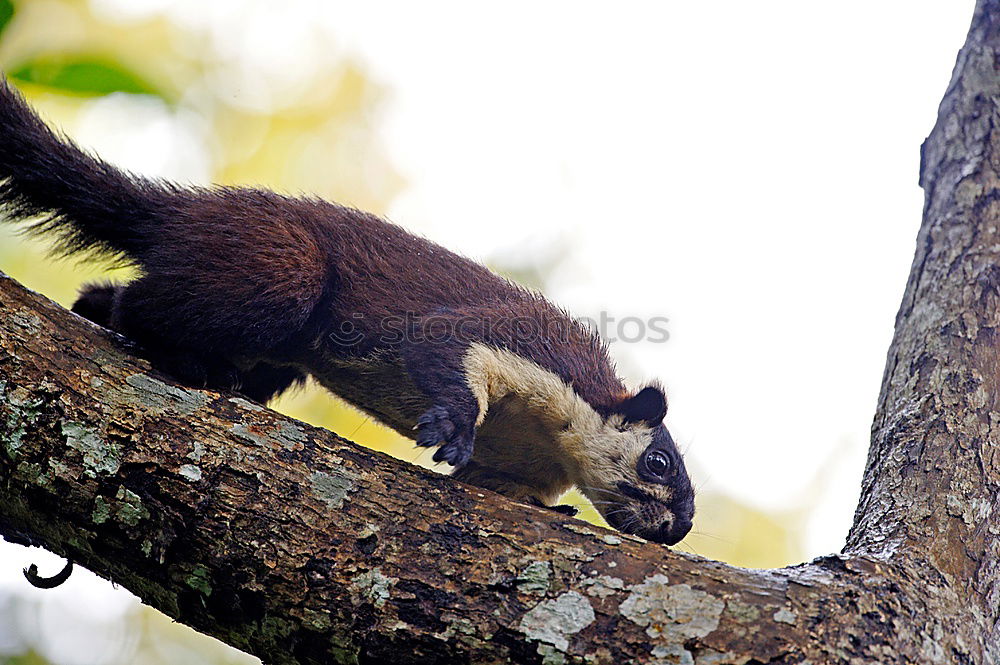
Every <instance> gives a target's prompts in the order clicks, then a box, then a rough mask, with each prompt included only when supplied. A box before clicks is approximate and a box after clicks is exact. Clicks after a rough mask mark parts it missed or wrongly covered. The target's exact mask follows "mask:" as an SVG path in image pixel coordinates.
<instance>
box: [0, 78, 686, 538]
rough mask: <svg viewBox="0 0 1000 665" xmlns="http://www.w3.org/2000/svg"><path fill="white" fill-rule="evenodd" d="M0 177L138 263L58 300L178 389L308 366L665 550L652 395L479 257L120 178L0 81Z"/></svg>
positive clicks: (350, 218) (327, 208)
mask: <svg viewBox="0 0 1000 665" xmlns="http://www.w3.org/2000/svg"><path fill="white" fill-rule="evenodd" d="M0 179H2V180H0V210H2V211H3V213H4V215H3V217H2V219H0V221H2V222H8V223H20V224H23V227H22V228H23V230H24V231H26V232H28V233H31V234H39V235H44V236H48V237H49V238H51V239H52V241H53V243H54V245H53V251H54V252H55V253H56V254H59V255H79V256H82V257H83V258H85V259H87V258H91V259H94V258H96V259H106V260H107V259H110V260H113V261H116V262H120V263H123V264H128V265H133V266H136V267H137V268H138V269H139V276H138V277H137V278H136V279H134V280H133V281H130V282H128V283H124V284H122V283H99V284H89V285H85V286H84V287H83V288H82V290H81V292H80V296H79V298H78V300H77V301H76V303H75V304H74V305H73V308H72V310H73V311H74V312H76V313H77V314H80V315H82V316H84V317H86V318H88V319H90V320H91V321H93V322H94V323H97V324H99V325H101V326H104V327H106V328H110V329H112V330H114V331H116V332H118V333H121V334H122V335H124V336H125V337H127V338H130V339H131V340H133V341H135V342H136V343H138V345H139V346H140V348H141V349H142V353H143V354H144V355H145V357H147V358H148V359H149V361H150V362H151V363H152V364H153V365H154V367H156V368H158V369H160V370H161V371H163V372H165V373H166V374H168V375H170V376H172V377H173V378H175V379H176V380H178V381H179V382H181V383H183V384H185V385H190V386H194V387H205V388H212V389H218V390H231V391H236V392H238V393H241V394H243V395H245V396H246V397H248V398H250V399H253V400H256V401H259V402H262V403H266V402H267V401H268V400H270V399H272V398H274V397H276V396H277V395H279V394H280V393H282V392H283V391H285V390H286V389H288V388H289V387H291V386H293V385H296V384H301V383H302V382H304V381H305V380H306V378H307V377H309V376H312V377H313V378H314V379H315V380H316V381H318V382H319V384H321V385H322V386H324V387H325V388H326V389H328V390H329V391H330V392H332V393H334V394H336V395H338V396H339V397H341V398H343V399H344V400H346V401H347V402H349V403H350V404H352V405H353V406H355V407H356V408H358V409H360V410H361V411H363V412H365V413H367V414H370V415H371V416H372V417H374V418H375V419H377V420H378V421H380V422H382V423H383V424H385V425H387V426H389V427H391V428H392V429H394V430H396V431H398V432H400V433H401V434H403V435H404V436H408V437H411V438H413V439H415V441H416V444H417V445H418V446H425V447H437V450H436V451H435V454H434V460H435V461H437V462H441V461H444V462H447V463H448V464H450V465H452V466H453V467H454V469H453V476H454V477H455V478H457V479H458V480H460V481H463V482H467V483H471V484H473V485H477V486H479V487H483V488H486V489H489V490H493V491H496V492H499V493H501V494H504V495H506V496H508V497H510V498H513V499H515V500H519V501H526V502H530V503H534V504H536V505H542V506H548V507H552V508H554V509H556V510H559V511H560V512H565V513H567V514H574V513H575V511H574V509H572V508H571V507H569V506H553V505H552V504H554V503H555V502H556V501H557V499H558V498H559V496H560V495H562V494H563V493H564V492H565V491H566V490H568V489H570V488H571V487H573V486H574V485H575V486H576V487H578V488H579V489H580V490H581V491H582V492H583V494H584V495H585V496H586V497H587V498H588V499H589V500H590V501H591V502H592V503H593V504H594V505H595V506H596V507H597V509H598V511H599V512H600V513H601V514H602V515H603V516H604V518H605V519H606V520H607V521H608V523H610V524H611V525H612V526H613V527H615V528H616V529H618V530H620V531H622V532H625V533H630V534H635V535H638V536H640V537H642V538H645V539H647V540H651V541H655V542H660V543H666V544H668V545H672V544H675V543H677V542H678V541H680V540H681V539H682V538H683V537H684V536H685V535H686V534H687V533H688V531H689V530H690V529H691V520H692V517H693V514H694V492H693V490H692V487H691V481H690V478H689V476H688V473H687V471H686V469H685V466H684V461H683V459H682V456H681V454H680V452H679V451H678V449H677V446H676V445H675V443H674V441H673V439H672V438H671V436H670V434H669V432H668V431H667V429H666V427H665V426H664V424H663V420H664V417H665V415H666V412H667V400H666V397H665V395H664V392H663V389H662V388H661V387H660V386H659V385H657V384H653V385H649V386H646V387H644V388H642V389H641V390H639V391H637V392H634V393H632V392H629V391H628V390H627V389H626V387H625V385H624V384H623V382H622V380H621V379H620V378H619V377H618V376H617V374H616V373H615V368H614V365H613V363H612V362H611V359H610V357H609V354H608V349H607V346H606V345H605V344H604V343H603V342H602V341H601V339H600V338H599V337H598V335H597V334H596V332H594V331H593V330H591V329H590V328H589V327H587V326H585V325H583V324H582V323H580V322H578V321H576V320H574V319H573V318H572V317H571V316H570V315H569V314H568V313H567V312H565V311H564V310H562V309H560V308H559V307H557V306H556V305H554V304H552V303H551V302H549V301H548V300H546V299H545V298H544V297H542V296H541V295H539V294H538V293H536V292H533V291H531V290H528V289H526V288H524V287H521V286H519V285H517V284H514V283H513V282H510V281H508V280H506V279H504V278H502V277H500V276H498V275H496V274H495V273H493V272H491V271H490V270H488V269H487V268H486V267H484V266H483V265H481V264H479V263H476V262H475V261H472V260H470V259H467V258H465V257H462V256H459V255H458V254H455V253H453V252H450V251H448V250H447V249H445V248H443V247H441V246H439V245H436V244H434V243H432V242H430V241H429V240H426V239H424V238H421V237H419V236H416V235H413V234H411V233H409V232H407V231H405V230H404V229H403V228H401V227H399V226H396V225H394V224H392V223H389V222H387V221H384V220H382V219H380V218H378V217H376V216H375V215H372V214H369V213H366V212H362V211H359V210H355V209H352V208H349V207H345V206H342V205H337V204H335V203H331V202H327V201H324V200H321V199H318V198H306V197H298V198H296V197H289V196H284V195H280V194H277V193H275V192H272V191H269V190H264V189H255V188H245V187H223V186H214V187H188V186H180V185H177V184H174V183H170V182H164V181H160V180H154V179H149V178H145V177H140V176H137V175H133V174H129V173H126V172H124V171H122V170H120V169H118V168H116V167H114V166H112V165H111V164H108V163H107V162H105V161H102V160H101V159H100V158H98V157H96V156H93V155H91V154H89V153H87V152H85V151H83V150H81V149H80V148H78V147H77V146H76V145H75V144H74V143H73V142H72V141H70V140H69V139H67V138H65V137H63V136H61V135H59V134H57V133H56V132H54V131H53V130H52V129H50V128H49V127H48V126H47V125H46V124H45V123H44V122H43V121H42V120H41V119H40V118H39V116H38V115H37V114H36V113H35V112H34V111H33V110H32V109H31V107H30V106H29V105H28V104H27V102H26V101H25V100H24V98H23V97H22V96H21V95H20V93H19V92H17V91H16V90H15V89H14V88H13V87H12V86H11V85H10V84H9V83H7V82H6V81H5V80H3V79H2V77H0Z"/></svg>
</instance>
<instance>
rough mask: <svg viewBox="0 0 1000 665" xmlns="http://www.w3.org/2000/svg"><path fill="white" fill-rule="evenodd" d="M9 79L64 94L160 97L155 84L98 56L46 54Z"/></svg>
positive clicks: (11, 72) (14, 70) (10, 74)
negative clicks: (115, 94)
mask: <svg viewBox="0 0 1000 665" xmlns="http://www.w3.org/2000/svg"><path fill="white" fill-rule="evenodd" d="M7 77H8V78H9V79H11V80H13V81H17V82H19V83H37V84H40V85H44V86H46V87H48V88H52V89H55V90H59V91H61V92H75V93H82V94H89V95H107V94H110V93H112V92H125V93H131V94H136V95H155V94H158V93H157V92H156V90H155V89H154V88H153V86H152V85H150V84H149V83H147V82H145V81H143V80H142V78H141V77H140V76H139V75H137V74H135V73H133V72H130V71H128V70H127V69H125V68H124V67H123V66H121V65H119V64H117V63H114V62H104V61H101V60H100V59H99V58H98V57H96V56H88V55H73V56H67V55H64V54H53V55H44V56H39V57H37V58H33V59H32V60H29V61H28V62H25V63H22V64H19V65H16V66H14V67H11V68H10V69H9V70H8V71H7Z"/></svg>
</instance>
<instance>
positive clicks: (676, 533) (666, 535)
mask: <svg viewBox="0 0 1000 665" xmlns="http://www.w3.org/2000/svg"><path fill="white" fill-rule="evenodd" d="M690 530H691V519H690V518H689V517H680V516H678V517H674V518H673V519H669V520H664V521H663V524H661V525H660V529H659V534H657V535H658V536H659V537H658V538H657V541H658V542H661V543H665V544H667V545H676V544H677V543H679V542H681V540H682V539H683V538H684V536H686V535H688V531H690Z"/></svg>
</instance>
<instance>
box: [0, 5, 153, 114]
mask: <svg viewBox="0 0 1000 665" xmlns="http://www.w3.org/2000/svg"><path fill="white" fill-rule="evenodd" d="M2 1H3V0H0V2H2ZM7 75H8V76H9V77H10V78H12V79H14V80H16V81H22V82H25V83H35V84H38V85H44V86H47V87H50V88H56V89H58V90H63V91H65V92H73V93H77V94H84V95H106V94H108V93H112V92H130V93H133V94H138V95H156V96H157V97H163V95H161V94H160V93H159V92H158V91H157V90H156V89H155V88H154V87H153V86H152V85H150V84H149V83H147V82H146V81H145V80H143V79H142V77H140V76H139V75H138V74H135V73H134V72H131V71H129V70H128V69H126V68H125V67H122V66H120V65H117V64H115V63H112V62H109V61H106V60H102V59H100V58H97V57H92V56H61V55H43V56H40V57H38V58H35V59H33V60H29V61H28V62H25V63H23V64H21V65H19V66H17V67H14V68H12V69H11V70H10V71H9V72H8V74H7Z"/></svg>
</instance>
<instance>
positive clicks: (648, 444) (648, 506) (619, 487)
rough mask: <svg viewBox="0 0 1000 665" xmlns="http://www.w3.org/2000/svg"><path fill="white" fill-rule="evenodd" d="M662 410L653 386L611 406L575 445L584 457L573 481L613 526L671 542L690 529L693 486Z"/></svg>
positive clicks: (664, 404) (661, 398) (663, 403)
mask: <svg viewBox="0 0 1000 665" xmlns="http://www.w3.org/2000/svg"><path fill="white" fill-rule="evenodd" d="M666 413H667V400H666V397H665V396H664V394H663V390H662V389H661V388H659V387H658V386H648V387H646V388H643V389H642V390H640V391H639V392H638V393H636V394H635V395H632V396H629V397H626V398H625V399H623V400H622V401H621V402H620V403H618V404H616V405H614V406H613V407H612V408H611V410H610V412H609V413H608V415H607V416H606V417H605V418H604V419H603V422H602V424H601V427H600V431H598V432H592V433H591V434H590V435H589V436H588V437H587V438H588V439H590V440H589V441H588V442H587V444H588V445H586V446H583V447H582V448H581V450H585V451H588V457H589V459H588V460H587V463H586V464H582V465H580V475H581V477H580V478H579V479H578V483H577V484H578V486H579V488H580V490H581V491H582V492H583V493H584V494H585V495H586V496H587V498H588V499H590V500H591V502H593V504H594V505H595V506H596V507H597V509H598V510H599V511H600V513H601V515H603V516H604V519H606V520H607V521H608V523H609V524H611V526H613V527H614V528H616V529H618V530H619V531H623V532H625V533H631V534H635V535H637V536H640V537H642V538H645V539H646V540H651V541H654V542H657V543H666V544H667V545H673V544H674V543H677V542H679V541H680V540H681V539H682V538H683V537H684V536H685V535H687V533H688V531H690V530H691V520H692V518H693V516H694V490H693V489H692V487H691V479H690V478H689V477H688V474H687V469H686V468H685V467H684V460H683V458H682V457H681V454H680V451H679V450H677V446H676V444H674V440H673V439H672V438H671V437H670V433H669V432H668V431H667V428H666V427H664V425H663V418H664V417H665V416H666Z"/></svg>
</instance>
